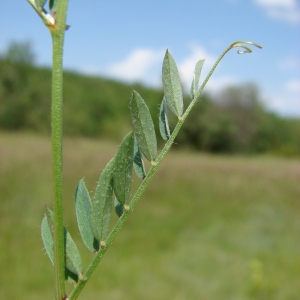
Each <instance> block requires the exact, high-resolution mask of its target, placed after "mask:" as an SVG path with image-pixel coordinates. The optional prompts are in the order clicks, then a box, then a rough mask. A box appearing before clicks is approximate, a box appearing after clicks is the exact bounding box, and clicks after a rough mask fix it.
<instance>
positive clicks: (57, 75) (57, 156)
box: [50, 0, 68, 300]
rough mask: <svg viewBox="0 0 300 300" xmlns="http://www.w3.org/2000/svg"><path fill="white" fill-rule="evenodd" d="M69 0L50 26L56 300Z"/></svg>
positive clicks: (60, 284) (61, 278)
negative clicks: (64, 48)
mask: <svg viewBox="0 0 300 300" xmlns="http://www.w3.org/2000/svg"><path fill="white" fill-rule="evenodd" d="M67 8H68V0H61V1H58V5H57V8H56V24H55V27H54V28H51V29H50V31H51V35H52V45H53V61H52V110H51V122H52V123H51V125H52V164H53V183H54V186H53V189H54V203H53V211H54V273H55V299H56V300H62V299H64V298H65V249H64V248H65V245H64V228H63V184H62V180H63V175H62V174H63V157H62V154H63V152H62V137H63V129H62V107H63V67H62V65H63V64H62V61H63V45H64V35H65V28H66V16H67Z"/></svg>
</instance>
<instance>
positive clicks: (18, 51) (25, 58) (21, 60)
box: [4, 41, 35, 65]
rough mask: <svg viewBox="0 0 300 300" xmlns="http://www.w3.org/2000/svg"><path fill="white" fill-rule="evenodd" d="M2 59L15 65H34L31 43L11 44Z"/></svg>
mask: <svg viewBox="0 0 300 300" xmlns="http://www.w3.org/2000/svg"><path fill="white" fill-rule="evenodd" d="M4 58H5V59H6V60H7V61H9V62H11V63H15V64H20V65H34V63H35V54H34V51H33V48H32V43H31V42H29V41H25V42H11V43H10V44H9V45H8V47H7V50H6V52H5V54H4Z"/></svg>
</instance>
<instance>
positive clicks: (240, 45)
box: [230, 41, 262, 54]
mask: <svg viewBox="0 0 300 300" xmlns="http://www.w3.org/2000/svg"><path fill="white" fill-rule="evenodd" d="M245 44H248V45H251V46H255V47H257V48H260V49H262V46H261V45H259V44H256V43H253V42H248V41H236V42H234V43H233V44H231V45H230V48H231V49H232V48H238V51H237V53H238V54H245V53H251V52H252V49H251V48H250V47H248V46H246V45H245ZM241 49H243V50H241Z"/></svg>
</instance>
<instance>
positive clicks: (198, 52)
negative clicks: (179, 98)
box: [177, 44, 217, 89]
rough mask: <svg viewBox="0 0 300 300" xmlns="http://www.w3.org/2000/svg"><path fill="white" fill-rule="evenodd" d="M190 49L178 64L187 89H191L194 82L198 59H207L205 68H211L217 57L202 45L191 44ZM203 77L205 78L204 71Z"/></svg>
mask: <svg viewBox="0 0 300 300" xmlns="http://www.w3.org/2000/svg"><path fill="white" fill-rule="evenodd" d="M190 49H191V53H190V54H189V55H188V56H187V57H185V58H184V59H183V60H182V61H181V62H179V63H178V64H177V65H178V70H179V74H180V79H181V81H182V83H183V85H184V86H185V87H187V89H189V87H190V84H191V82H192V79H193V76H194V69H195V65H196V63H197V61H198V60H200V59H205V63H204V67H203V69H204V70H206V69H210V68H211V67H212V66H213V64H214V63H215V61H216V59H217V58H216V57H214V56H213V55H211V54H208V52H207V51H206V50H205V49H204V48H203V47H202V46H200V45H196V44H193V45H191V46H190ZM201 77H202V78H203V72H202V76H201Z"/></svg>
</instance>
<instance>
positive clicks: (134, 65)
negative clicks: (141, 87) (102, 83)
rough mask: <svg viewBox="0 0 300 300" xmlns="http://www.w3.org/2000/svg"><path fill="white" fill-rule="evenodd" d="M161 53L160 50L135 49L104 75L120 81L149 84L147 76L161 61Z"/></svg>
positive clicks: (109, 68)
mask: <svg viewBox="0 0 300 300" xmlns="http://www.w3.org/2000/svg"><path fill="white" fill-rule="evenodd" d="M163 53H164V52H163V51H161V50H152V49H146V48H138V49H135V50H133V51H132V52H131V53H130V54H129V55H128V56H127V57H126V58H125V59H124V60H122V61H119V62H116V63H113V64H112V65H111V66H110V67H108V69H107V72H106V73H107V74H108V75H109V76H112V77H115V78H118V79H121V80H126V81H143V82H149V76H150V74H151V73H152V71H153V69H155V68H156V66H157V64H158V63H159V62H160V61H162V59H163ZM150 81H152V80H151V79H150Z"/></svg>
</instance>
